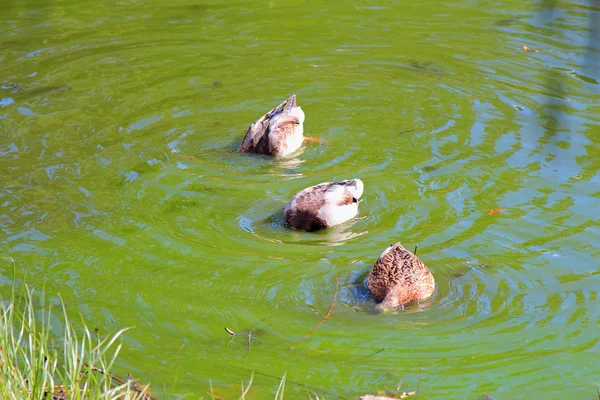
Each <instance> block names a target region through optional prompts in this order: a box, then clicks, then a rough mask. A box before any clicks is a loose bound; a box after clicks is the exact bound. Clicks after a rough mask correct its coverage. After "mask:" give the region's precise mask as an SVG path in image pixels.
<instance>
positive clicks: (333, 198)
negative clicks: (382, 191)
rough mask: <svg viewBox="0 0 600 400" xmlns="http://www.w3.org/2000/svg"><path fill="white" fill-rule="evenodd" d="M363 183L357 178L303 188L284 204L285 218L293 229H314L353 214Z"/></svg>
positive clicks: (345, 219)
mask: <svg viewBox="0 0 600 400" xmlns="http://www.w3.org/2000/svg"><path fill="white" fill-rule="evenodd" d="M363 189H364V185H363V182H362V181H361V180H360V179H350V180H345V181H341V182H325V183H320V184H318V185H315V186H311V187H309V188H306V189H304V190H302V191H300V192H298V193H296V195H295V196H294V197H292V199H291V200H290V201H289V202H288V204H287V205H286V206H285V211H284V219H285V222H287V224H288V225H289V226H291V227H292V228H294V229H299V230H303V231H308V232H313V231H318V230H320V229H324V228H327V227H329V226H333V225H337V224H341V223H342V222H345V221H348V220H349V219H351V218H353V217H354V216H356V214H357V213H358V199H359V198H360V196H362V194H363Z"/></svg>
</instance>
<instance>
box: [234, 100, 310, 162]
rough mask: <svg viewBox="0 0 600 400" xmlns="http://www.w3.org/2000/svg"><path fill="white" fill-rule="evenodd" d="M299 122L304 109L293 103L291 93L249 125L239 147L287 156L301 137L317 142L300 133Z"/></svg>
mask: <svg viewBox="0 0 600 400" xmlns="http://www.w3.org/2000/svg"><path fill="white" fill-rule="evenodd" d="M303 123H304V111H302V108H300V107H299V106H298V105H296V95H295V94H293V95H291V96H290V97H289V98H288V99H287V100H285V101H284V102H283V103H281V104H280V105H278V106H277V107H275V108H274V109H272V110H271V111H269V112H268V113H266V114H265V115H263V116H262V117H260V118H259V119H258V120H257V121H256V122H255V123H253V124H252V125H250V128H248V132H247V133H246V136H245V137H244V140H243V141H242V146H241V147H240V149H241V150H242V151H243V152H250V153H260V154H266V155H270V156H284V157H285V156H288V155H290V154H291V153H293V152H295V151H296V150H298V149H299V148H300V146H302V143H303V142H304V140H311V141H318V139H314V138H307V137H304V136H303V132H304V127H303V125H302V124H303Z"/></svg>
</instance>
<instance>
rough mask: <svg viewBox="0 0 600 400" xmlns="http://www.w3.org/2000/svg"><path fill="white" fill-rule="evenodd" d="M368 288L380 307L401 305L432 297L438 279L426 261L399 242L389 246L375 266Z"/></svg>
mask: <svg viewBox="0 0 600 400" xmlns="http://www.w3.org/2000/svg"><path fill="white" fill-rule="evenodd" d="M367 288H368V289H369V291H370V292H371V294H372V295H373V296H374V297H375V299H376V300H377V301H379V302H381V303H380V306H388V307H399V306H404V305H405V304H408V303H411V302H413V301H422V300H425V299H427V298H429V297H431V295H432V294H433V292H434V290H435V280H434V278H433V274H432V273H431V271H430V270H429V268H427V267H426V266H425V264H424V263H423V261H421V260H420V259H419V257H417V256H416V255H414V254H413V253H411V252H410V251H408V250H406V249H405V248H404V247H403V246H402V244H401V243H400V242H397V243H394V244H391V245H390V246H389V247H388V248H387V249H385V250H384V251H383V253H381V255H380V256H379V259H377V261H376V262H375V265H373V268H372V269H371V272H369V276H368V277H367Z"/></svg>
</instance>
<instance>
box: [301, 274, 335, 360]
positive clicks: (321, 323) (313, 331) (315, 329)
mask: <svg viewBox="0 0 600 400" xmlns="http://www.w3.org/2000/svg"><path fill="white" fill-rule="evenodd" d="M339 288H340V280H339V279H338V277H337V276H336V277H335V295H334V297H333V303H331V307H329V311H328V312H327V314H326V315H325V316H324V317H323V319H322V320H321V322H319V323H318V324H317V326H315V327H314V328H313V330H312V331H310V332H308V333H307V334H306V335H305V336H304V337H303V338H302V339H300V340H299V341H297V342H296V343H294V344H293V345H292V347H290V350H293V349H294V348H295V347H296V346H298V345H299V344H300V343H302V342H303V341H305V340H306V338H308V337H310V336H311V335H312V334H313V333H315V332H316V331H317V329H319V328H320V327H321V325H323V323H324V322H325V320H326V319H327V318H329V316H330V315H331V312H332V311H333V307H335V302H336V301H337V298H338V293H339Z"/></svg>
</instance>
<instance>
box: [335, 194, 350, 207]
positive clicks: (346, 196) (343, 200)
mask: <svg viewBox="0 0 600 400" xmlns="http://www.w3.org/2000/svg"><path fill="white" fill-rule="evenodd" d="M353 201H354V196H352V193H350V192H349V191H347V190H346V191H345V192H344V194H343V195H342V198H341V199H340V201H338V203H337V205H338V206H345V205H347V204H352V202H353Z"/></svg>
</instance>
